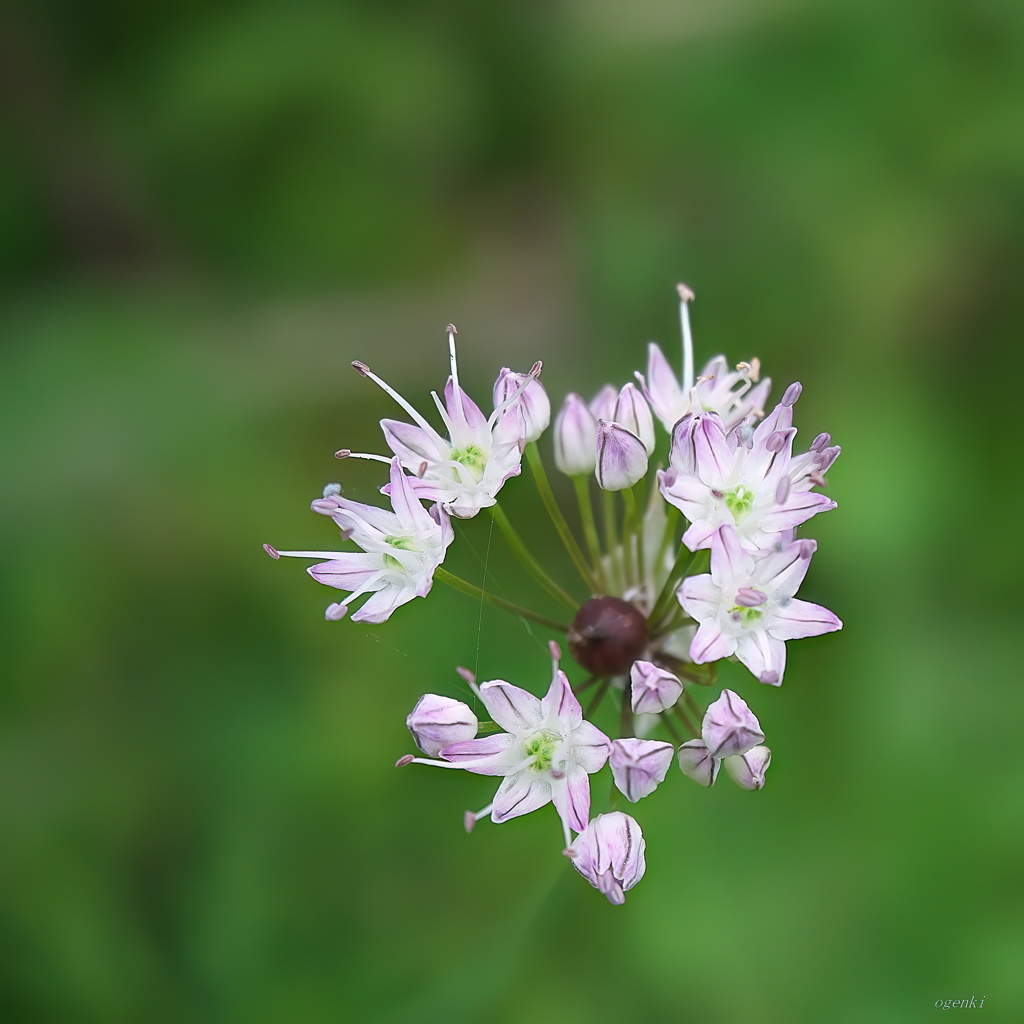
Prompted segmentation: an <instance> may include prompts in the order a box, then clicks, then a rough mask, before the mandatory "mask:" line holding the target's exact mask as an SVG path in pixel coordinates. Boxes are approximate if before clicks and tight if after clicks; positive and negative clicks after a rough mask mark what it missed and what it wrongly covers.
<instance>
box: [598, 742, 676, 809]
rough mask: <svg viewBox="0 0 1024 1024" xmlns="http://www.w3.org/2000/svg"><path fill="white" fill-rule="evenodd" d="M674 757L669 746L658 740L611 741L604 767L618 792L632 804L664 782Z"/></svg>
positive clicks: (670, 745) (669, 744)
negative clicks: (607, 768)
mask: <svg viewBox="0 0 1024 1024" xmlns="http://www.w3.org/2000/svg"><path fill="white" fill-rule="evenodd" d="M674 753H675V751H674V749H673V747H672V744H671V743H662V742H660V741H659V740H638V739H624V740H612V753H611V757H610V758H609V759H608V763H609V764H610V765H611V769H612V778H613V779H614V780H615V785H616V786H618V788H619V792H620V793H622V794H623V796H625V798H626V799H627V800H628V801H629V802H630V803H632V804H635V803H636V802H637V800H640V799H642V798H643V797H645V796H648V795H649V794H651V793H653V792H654V791H655V790H656V789H657V788H658V786H659V784H660V783H662V782H664V781H665V776H666V775H667V774H668V769H669V765H671V764H672V755H673V754H674Z"/></svg>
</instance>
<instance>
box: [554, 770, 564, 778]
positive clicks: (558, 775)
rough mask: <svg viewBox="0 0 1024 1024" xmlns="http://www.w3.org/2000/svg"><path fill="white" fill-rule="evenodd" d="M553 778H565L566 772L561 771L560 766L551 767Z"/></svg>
mask: <svg viewBox="0 0 1024 1024" xmlns="http://www.w3.org/2000/svg"><path fill="white" fill-rule="evenodd" d="M551 778H553V779H564V778H565V772H563V771H561V770H560V769H558V768H552V769H551Z"/></svg>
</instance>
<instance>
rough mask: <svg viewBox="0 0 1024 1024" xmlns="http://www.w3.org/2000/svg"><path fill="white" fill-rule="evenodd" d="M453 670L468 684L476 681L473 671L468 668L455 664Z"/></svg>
mask: <svg viewBox="0 0 1024 1024" xmlns="http://www.w3.org/2000/svg"><path fill="white" fill-rule="evenodd" d="M455 671H456V673H457V674H458V676H459V678H460V679H463V680H465V681H466V682H467V683H469V685H470V686H472V685H473V684H474V683H475V682H476V676H475V675H473V673H472V672H470V671H469V669H468V668H464V667H463V666H462V665H458V666H456V668H455Z"/></svg>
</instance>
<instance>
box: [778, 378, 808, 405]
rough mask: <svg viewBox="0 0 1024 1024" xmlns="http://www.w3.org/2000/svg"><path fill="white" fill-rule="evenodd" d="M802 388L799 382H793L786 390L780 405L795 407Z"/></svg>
mask: <svg viewBox="0 0 1024 1024" xmlns="http://www.w3.org/2000/svg"><path fill="white" fill-rule="evenodd" d="M803 389H804V386H803V384H800V383H799V382H794V383H793V384H790V385H789V387H788V388H786V393H785V394H784V395H783V396H782V403H781V404H782V405H785V406H793V405H796V400H797V399H798V398H799V397H800V392H801V391H803Z"/></svg>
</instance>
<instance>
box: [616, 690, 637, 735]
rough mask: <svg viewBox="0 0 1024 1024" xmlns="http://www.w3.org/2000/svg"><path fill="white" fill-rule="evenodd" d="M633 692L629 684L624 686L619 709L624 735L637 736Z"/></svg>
mask: <svg viewBox="0 0 1024 1024" xmlns="http://www.w3.org/2000/svg"><path fill="white" fill-rule="evenodd" d="M631 698H632V693H631V691H630V688H629V687H628V686H623V688H622V706H621V708H620V709H619V722H620V725H621V729H622V735H623V736H635V735H636V730H635V728H634V726H633V705H632V700H631Z"/></svg>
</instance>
